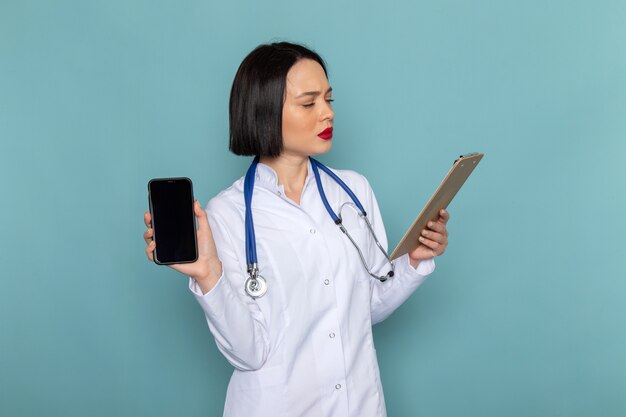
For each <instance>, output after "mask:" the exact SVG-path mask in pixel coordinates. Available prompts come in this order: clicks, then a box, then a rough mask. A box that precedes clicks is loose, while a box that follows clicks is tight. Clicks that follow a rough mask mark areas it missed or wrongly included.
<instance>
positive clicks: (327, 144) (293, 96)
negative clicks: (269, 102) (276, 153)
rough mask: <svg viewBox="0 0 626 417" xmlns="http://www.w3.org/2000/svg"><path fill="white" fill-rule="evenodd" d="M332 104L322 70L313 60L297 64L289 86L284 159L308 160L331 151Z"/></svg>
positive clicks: (287, 89) (284, 129)
mask: <svg viewBox="0 0 626 417" xmlns="http://www.w3.org/2000/svg"><path fill="white" fill-rule="evenodd" d="M331 102H332V89H331V87H330V85H329V84H328V79H326V74H324V70H323V69H322V66H321V65H320V64H318V63H317V62H315V61H313V60H311V59H301V60H300V61H298V62H296V63H295V64H294V66H293V67H291V69H290V70H289V72H288V73H287V82H286V83H285V104H284V105H283V126H282V128H283V155H290V156H303V157H308V156H309V155H319V154H322V153H326V152H328V151H329V150H330V148H331V147H332V127H333V119H334V118H335V113H334V112H333V108H332V106H331ZM328 128H330V130H328Z"/></svg>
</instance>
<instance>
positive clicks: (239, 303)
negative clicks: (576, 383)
mask: <svg viewBox="0 0 626 417" xmlns="http://www.w3.org/2000/svg"><path fill="white" fill-rule="evenodd" d="M210 206H211V204H210V203H209V206H207V215H208V218H209V224H210V226H211V232H212V234H213V238H214V240H215V244H216V246H217V252H218V256H219V258H220V260H221V262H222V276H221V277H220V279H219V280H218V282H217V284H216V285H215V287H213V288H212V289H211V290H210V291H209V292H207V293H206V294H203V293H202V290H201V289H200V286H199V285H198V283H197V282H196V281H195V280H194V279H192V278H190V279H189V289H190V290H191V292H192V293H193V294H194V296H195V298H196V300H197V301H198V303H199V304H200V307H202V310H203V311H204V315H205V317H206V321H207V323H208V325H209V329H210V330H211V333H212V334H213V336H214V337H215V342H216V344H217V347H218V349H219V350H220V351H221V352H222V354H223V355H224V356H225V357H226V359H227V360H228V361H229V362H230V363H231V364H232V365H233V366H234V367H235V368H237V369H240V370H244V371H251V370H257V369H259V368H261V367H262V366H263V364H264V363H265V361H266V359H267V356H268V351H269V336H268V329H267V324H266V321H265V319H264V317H263V314H262V312H261V310H260V308H259V306H258V305H257V303H256V301H255V300H254V299H252V298H251V297H248V296H247V295H246V294H245V291H244V282H245V280H246V277H247V276H246V272H245V260H240V259H238V257H237V252H236V251H235V250H234V248H233V244H232V239H231V238H230V236H229V234H228V229H227V228H226V227H225V226H224V225H225V222H222V221H220V219H219V218H218V217H217V216H216V215H215V214H213V213H212V212H211V209H210ZM235 283H238V284H239V285H235Z"/></svg>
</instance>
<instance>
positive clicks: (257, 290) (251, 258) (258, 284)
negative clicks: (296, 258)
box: [243, 157, 394, 298]
mask: <svg viewBox="0 0 626 417" xmlns="http://www.w3.org/2000/svg"><path fill="white" fill-rule="evenodd" d="M309 160H310V161H311V167H312V169H313V174H314V176H315V182H316V183H317V189H318V190H319V193H320V197H321V199H322V203H324V207H326V211H328V214H329V215H330V217H331V218H332V219H333V221H334V222H335V224H336V225H337V226H338V227H339V229H340V230H341V231H342V232H343V233H344V234H345V235H346V236H347V237H348V239H349V240H350V242H352V244H353V245H354V247H355V248H356V250H357V252H358V254H359V257H360V258H361V263H362V264H363V267H364V268H365V270H366V271H367V272H368V273H369V274H370V275H371V276H372V277H374V278H376V279H377V280H379V281H381V282H385V281H386V280H387V279H388V278H391V277H393V272H394V265H393V263H392V262H391V259H389V256H388V255H387V252H386V251H385V249H384V248H383V247H382V245H381V244H380V242H379V241H378V238H377V237H376V234H375V233H374V229H373V228H372V225H371V223H370V222H369V220H368V218H367V213H366V212H365V209H364V208H363V205H362V204H361V202H360V201H359V199H358V198H357V196H356V195H354V193H353V192H352V190H351V189H350V187H348V186H347V185H346V183H344V182H343V181H342V180H341V178H339V177H338V176H337V175H336V174H335V173H334V172H332V171H331V170H330V169H328V167H326V166H325V165H323V164H322V163H320V162H318V161H316V160H315V159H313V158H309ZM258 163H259V158H258V157H256V158H254V160H253V161H252V163H251V164H250V168H248V172H247V173H246V177H245V179H244V183H243V195H244V199H245V203H246V218H245V225H246V263H247V267H248V278H247V279H246V282H245V289H246V293H247V294H248V295H249V296H250V297H252V298H258V297H262V296H263V295H264V294H265V293H266V292H267V281H266V280H265V278H263V277H262V276H261V275H259V267H258V263H257V255H256V237H255V235H254V222H253V220H252V193H253V191H254V179H255V175H256V168H257V164H258ZM320 169H321V170H322V171H324V172H325V173H326V174H328V176H330V177H331V178H332V179H333V180H334V181H335V182H336V183H337V184H339V186H341V188H343V190H344V191H345V192H346V193H347V194H348V195H349V196H350V198H351V199H352V202H346V203H343V204H342V205H341V207H340V208H339V215H337V214H335V212H334V211H333V209H332V208H331V207H330V204H329V203H328V199H327V198H326V193H324V187H322V180H321V179H320V173H319V170H320ZM345 206H349V207H351V208H352V209H353V210H355V211H356V212H357V214H358V215H359V217H360V218H362V219H363V220H365V224H366V225H367V228H368V229H369V231H370V234H371V235H372V237H373V238H374V241H375V242H376V245H377V246H378V249H379V250H380V251H381V252H382V253H383V254H384V255H385V258H386V259H387V261H388V262H389V265H391V270H390V271H389V272H387V274H386V275H382V276H379V275H376V274H374V273H373V272H372V271H371V270H370V268H369V267H368V266H367V262H365V257H364V256H363V252H361V249H360V248H359V246H358V245H357V243H356V242H355V241H354V239H353V238H352V236H350V233H348V230H347V229H346V228H345V227H344V225H343V223H342V217H341V211H342V210H343V208H344V207H345Z"/></svg>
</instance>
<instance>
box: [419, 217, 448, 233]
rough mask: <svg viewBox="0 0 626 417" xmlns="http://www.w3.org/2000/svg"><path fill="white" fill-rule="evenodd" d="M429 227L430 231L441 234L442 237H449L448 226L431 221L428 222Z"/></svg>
mask: <svg viewBox="0 0 626 417" xmlns="http://www.w3.org/2000/svg"><path fill="white" fill-rule="evenodd" d="M427 226H428V228H429V229H431V230H433V231H435V232H438V233H441V234H442V235H446V236H447V235H448V229H446V225H445V224H443V223H439V222H438V221H437V222H433V221H430V222H428V225H427ZM424 230H425V229H424Z"/></svg>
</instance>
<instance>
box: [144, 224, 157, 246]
mask: <svg viewBox="0 0 626 417" xmlns="http://www.w3.org/2000/svg"><path fill="white" fill-rule="evenodd" d="M152 236H154V229H152V228H150V229H148V230H146V231H145V232H143V239H144V240H145V241H146V244H148V243H150V242H152Z"/></svg>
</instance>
